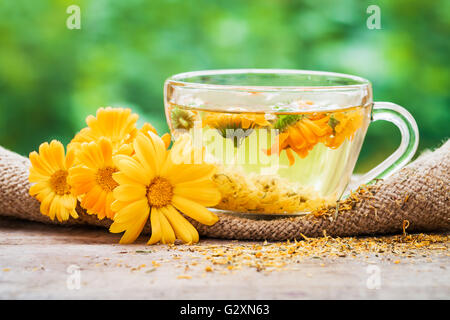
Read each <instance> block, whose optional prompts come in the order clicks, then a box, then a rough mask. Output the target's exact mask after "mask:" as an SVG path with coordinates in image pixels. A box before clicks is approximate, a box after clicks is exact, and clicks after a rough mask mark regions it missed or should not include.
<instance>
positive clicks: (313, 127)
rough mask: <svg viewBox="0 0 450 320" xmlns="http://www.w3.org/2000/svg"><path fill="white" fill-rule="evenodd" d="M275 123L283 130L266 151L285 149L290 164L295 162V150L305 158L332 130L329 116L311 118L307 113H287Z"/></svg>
mask: <svg viewBox="0 0 450 320" xmlns="http://www.w3.org/2000/svg"><path fill="white" fill-rule="evenodd" d="M280 120H281V121H280ZM280 120H279V122H277V123H276V124H275V127H276V128H277V129H280V130H281V133H280V134H279V135H278V137H277V138H278V139H277V141H276V142H275V144H274V145H273V146H272V147H271V148H269V149H268V150H267V151H266V153H267V154H268V155H272V154H274V153H275V152H276V151H278V154H280V153H281V151H283V150H285V151H286V155H287V157H288V160H289V165H293V164H294V163H295V157H294V154H293V152H295V153H296V154H297V155H298V156H299V157H300V158H305V157H306V156H307V155H308V153H309V151H311V150H312V149H313V148H314V146H315V145H316V144H317V143H318V142H319V141H320V139H321V138H322V137H324V136H326V135H327V134H329V132H330V127H329V126H328V118H327V117H322V118H317V117H316V118H315V120H312V119H309V118H308V117H307V116H305V115H287V116H284V118H281V119H280Z"/></svg>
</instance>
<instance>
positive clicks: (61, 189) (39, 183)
mask: <svg viewBox="0 0 450 320" xmlns="http://www.w3.org/2000/svg"><path fill="white" fill-rule="evenodd" d="M29 158H30V162H31V166H30V176H29V181H30V182H31V183H33V185H32V186H31V187H30V190H29V193H30V195H31V196H33V197H35V198H36V199H37V200H39V201H40V202H41V207H40V210H41V213H42V214H43V215H46V216H48V217H50V219H52V220H54V219H55V217H56V218H57V219H58V221H60V222H61V221H65V220H67V219H69V216H72V217H73V218H78V214H77V212H76V210H75V208H76V205H77V198H76V196H75V195H74V194H73V192H72V188H71V186H70V185H69V184H68V182H67V175H68V171H67V170H68V169H69V168H70V167H71V166H72V164H73V161H74V153H73V152H70V151H68V152H67V155H65V153H64V146H63V145H62V144H61V142H59V141H56V140H53V141H51V142H50V144H49V143H47V142H45V143H42V144H41V145H40V146H39V153H37V152H36V151H33V152H31V153H30V155H29Z"/></svg>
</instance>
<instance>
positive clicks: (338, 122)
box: [324, 108, 363, 149]
mask: <svg viewBox="0 0 450 320" xmlns="http://www.w3.org/2000/svg"><path fill="white" fill-rule="evenodd" d="M362 122H363V113H362V111H361V110H360V108H357V109H354V110H350V111H342V112H335V113H333V114H331V115H330V117H329V121H328V124H329V126H330V127H331V133H330V134H329V135H328V136H327V137H326V138H325V139H324V144H325V145H326V146H327V147H329V148H332V149H336V148H339V146H340V145H341V144H342V143H343V142H344V140H345V139H348V140H350V141H352V140H353V137H354V135H355V132H356V131H357V130H358V129H359V128H360V127H361V125H362Z"/></svg>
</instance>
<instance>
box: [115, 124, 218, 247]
mask: <svg viewBox="0 0 450 320" xmlns="http://www.w3.org/2000/svg"><path fill="white" fill-rule="evenodd" d="M133 145H134V150H135V154H134V155H133V156H132V157H131V156H125V155H117V156H115V157H114V158H113V159H114V163H115V165H116V166H117V168H118V169H119V172H116V173H114V174H113V178H114V179H115V180H116V181H117V183H118V184H119V186H118V187H116V188H115V189H114V191H113V193H114V198H115V199H116V201H114V202H113V204H112V206H111V208H112V210H113V211H115V212H116V215H115V216H114V223H113V224H112V225H111V227H110V231H111V232H113V233H120V232H123V231H125V234H124V235H123V236H122V239H121V240H120V243H131V242H133V241H134V240H136V238H137V237H138V236H139V234H140V233H141V231H142V229H143V228H144V225H145V224H146V222H147V221H148V220H149V216H150V223H151V227H152V235H151V238H150V240H149V241H148V244H154V243H157V242H162V243H174V241H175V239H176V238H178V239H181V240H182V241H183V242H185V243H195V242H198V239H199V235H198V232H197V230H196V229H195V228H194V227H193V226H192V225H191V224H190V223H189V221H188V220H187V219H186V218H185V217H184V216H183V215H182V214H181V213H180V212H182V213H184V214H185V215H187V216H189V217H191V218H192V219H195V220H197V221H199V222H200V223H203V224H206V225H212V224H214V223H215V222H217V220H218V217H217V216H216V215H214V214H213V213H211V212H210V211H209V210H208V209H207V208H206V207H209V206H214V205H216V204H217V203H218V202H219V201H220V192H219V191H218V189H217V187H216V186H215V184H214V183H213V182H212V180H211V177H212V175H213V174H214V172H215V166H214V165H211V164H205V163H201V164H192V163H188V162H189V161H188V160H189V159H186V157H189V156H190V155H191V154H192V153H191V152H182V150H184V151H185V150H189V149H192V147H191V144H189V145H188V144H187V139H185V138H180V139H178V140H177V141H176V142H175V144H174V146H173V148H172V149H171V150H170V151H168V150H167V149H166V147H165V145H164V142H163V140H162V139H161V138H160V137H158V136H157V135H155V134H154V133H153V132H151V131H149V132H148V136H147V135H145V134H143V133H141V132H140V133H138V135H137V137H136V139H135V140H134V142H133Z"/></svg>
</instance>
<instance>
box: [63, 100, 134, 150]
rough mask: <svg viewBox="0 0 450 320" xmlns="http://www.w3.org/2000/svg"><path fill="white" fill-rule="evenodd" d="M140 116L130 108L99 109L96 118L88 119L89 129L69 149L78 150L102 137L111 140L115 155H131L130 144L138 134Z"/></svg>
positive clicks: (80, 134)
mask: <svg viewBox="0 0 450 320" xmlns="http://www.w3.org/2000/svg"><path fill="white" fill-rule="evenodd" d="M138 118H139V116H138V115H137V114H135V113H131V109H128V108H111V107H106V108H99V109H98V110H97V114H96V116H95V117H94V116H92V115H90V116H88V117H87V118H86V124H87V127H86V128H84V129H82V130H81V131H80V132H79V133H78V134H77V135H75V137H74V138H73V140H72V141H71V142H70V144H69V146H68V148H69V149H70V148H78V147H79V146H80V144H81V143H83V142H91V141H97V140H98V139H100V138H101V137H105V138H108V139H110V141H111V144H112V146H113V150H114V153H115V152H116V151H117V152H119V153H129V154H130V153H131V152H132V149H131V147H130V143H131V142H132V141H133V139H134V138H135V136H136V134H137V131H138V130H137V128H136V121H137V120H138Z"/></svg>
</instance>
